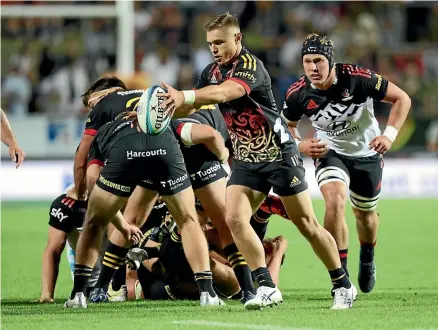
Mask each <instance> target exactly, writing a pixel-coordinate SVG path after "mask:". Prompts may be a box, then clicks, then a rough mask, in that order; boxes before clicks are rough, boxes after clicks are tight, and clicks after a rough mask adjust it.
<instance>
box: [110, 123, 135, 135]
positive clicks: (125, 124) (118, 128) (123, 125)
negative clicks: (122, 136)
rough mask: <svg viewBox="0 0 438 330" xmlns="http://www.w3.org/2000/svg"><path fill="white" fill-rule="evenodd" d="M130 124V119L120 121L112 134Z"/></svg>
mask: <svg viewBox="0 0 438 330" xmlns="http://www.w3.org/2000/svg"><path fill="white" fill-rule="evenodd" d="M130 125H131V121H125V122H123V123H121V124H120V125H119V126H117V127H116V128H115V129H114V131H113V134H115V133H116V132H118V131H120V130H121V129H122V128H123V127H125V126H130Z"/></svg>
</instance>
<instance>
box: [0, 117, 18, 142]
mask: <svg viewBox="0 0 438 330" xmlns="http://www.w3.org/2000/svg"><path fill="white" fill-rule="evenodd" d="M1 140H2V142H3V143H4V144H6V145H7V146H8V147H11V146H14V145H16V144H17V140H16V139H15V136H14V133H13V132H12V128H11V125H10V124H9V120H8V118H7V117H6V114H5V113H4V111H3V110H1Z"/></svg>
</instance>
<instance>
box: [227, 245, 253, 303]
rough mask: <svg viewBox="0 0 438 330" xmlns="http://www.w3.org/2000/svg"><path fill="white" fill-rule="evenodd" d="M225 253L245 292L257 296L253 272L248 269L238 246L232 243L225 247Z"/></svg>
mask: <svg viewBox="0 0 438 330" xmlns="http://www.w3.org/2000/svg"><path fill="white" fill-rule="evenodd" d="M224 252H225V255H226V257H227V260H228V263H229V264H230V266H231V268H233V270H234V274H236V277H237V281H238V282H239V285H240V288H241V289H242V291H243V292H251V293H254V294H255V288H254V283H253V281H252V277H251V270H250V269H249V267H248V264H247V263H246V261H245V259H244V258H243V256H242V253H240V252H239V250H238V249H237V246H236V244H234V243H232V244H230V245H227V246H226V247H224Z"/></svg>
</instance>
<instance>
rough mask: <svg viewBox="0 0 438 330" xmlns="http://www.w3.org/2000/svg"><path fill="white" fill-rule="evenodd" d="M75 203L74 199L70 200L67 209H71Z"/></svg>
mask: <svg viewBox="0 0 438 330" xmlns="http://www.w3.org/2000/svg"><path fill="white" fill-rule="evenodd" d="M75 202H76V201H75V200H74V199H72V200H71V202H70V205H69V206H68V207H69V208H72V206H73V205H74V204H75Z"/></svg>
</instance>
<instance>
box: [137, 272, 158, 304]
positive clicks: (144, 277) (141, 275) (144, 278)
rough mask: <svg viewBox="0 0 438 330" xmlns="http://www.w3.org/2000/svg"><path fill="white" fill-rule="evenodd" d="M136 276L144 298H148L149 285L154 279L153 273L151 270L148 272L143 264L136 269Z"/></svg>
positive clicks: (149, 295) (149, 296)
mask: <svg viewBox="0 0 438 330" xmlns="http://www.w3.org/2000/svg"><path fill="white" fill-rule="evenodd" d="M137 277H138V281H139V282H140V285H141V289H142V291H143V296H144V299H150V298H151V294H150V287H151V285H152V283H154V281H155V276H154V274H152V272H150V271H149V269H147V268H146V267H144V266H143V265H140V268H139V269H137Z"/></svg>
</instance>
